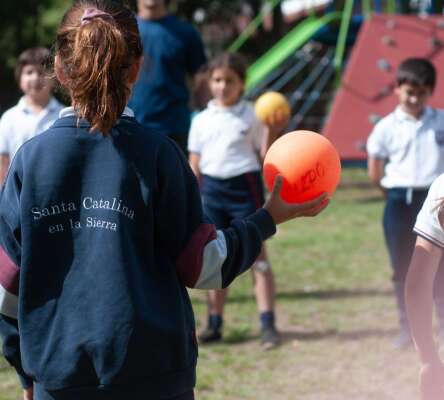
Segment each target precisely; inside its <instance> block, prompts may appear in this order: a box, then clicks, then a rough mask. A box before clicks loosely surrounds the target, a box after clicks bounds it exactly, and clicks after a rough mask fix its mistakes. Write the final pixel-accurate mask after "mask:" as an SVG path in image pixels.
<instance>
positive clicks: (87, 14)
mask: <svg viewBox="0 0 444 400" xmlns="http://www.w3.org/2000/svg"><path fill="white" fill-rule="evenodd" d="M94 18H103V19H112V20H114V18H113V16H112V15H111V14H108V13H107V12H105V11H101V10H99V9H97V8H87V9H85V11H84V13H83V15H82V18H81V19H80V25H85V24H86V23H88V22H89V21H91V20H92V19H94Z"/></svg>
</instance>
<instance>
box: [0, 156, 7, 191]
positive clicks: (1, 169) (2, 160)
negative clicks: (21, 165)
mask: <svg viewBox="0 0 444 400" xmlns="http://www.w3.org/2000/svg"><path fill="white" fill-rule="evenodd" d="M8 168H9V155H8V154H0V184H2V185H3V182H4V181H5V179H6V174H7V173H8Z"/></svg>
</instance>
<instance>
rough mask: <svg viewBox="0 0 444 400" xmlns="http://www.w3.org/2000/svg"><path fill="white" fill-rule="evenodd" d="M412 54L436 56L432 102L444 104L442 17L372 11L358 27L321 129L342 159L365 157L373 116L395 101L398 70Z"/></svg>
mask: <svg viewBox="0 0 444 400" xmlns="http://www.w3.org/2000/svg"><path fill="white" fill-rule="evenodd" d="M408 57H426V58H428V59H429V60H430V61H432V62H433V64H434V65H435V67H436V68H437V71H438V82H437V86H436V90H435V93H434V95H433V97H432V99H431V101H430V104H431V105H432V106H434V107H440V108H444V17H442V16H441V17H440V16H431V17H427V18H419V17H416V16H406V15H374V16H373V17H372V18H371V19H370V20H369V21H367V22H366V23H365V24H364V25H363V26H362V28H361V31H360V32H359V36H358V38H357V41H356V44H355V46H354V48H353V51H352V54H351V56H350V59H349V62H348V65H347V68H346V71H345V74H344V77H343V80H342V86H341V88H340V89H339V90H338V91H337V93H336V97H335V99H334V103H333V106H332V109H331V112H330V114H329V116H328V118H327V121H326V124H325V126H324V129H323V134H324V135H325V136H326V137H328V138H329V139H330V140H331V141H332V142H333V143H334V145H335V146H336V148H337V149H338V151H339V154H340V156H341V159H342V160H364V159H366V157H367V154H366V152H365V143H366V141H367V137H368V135H369V134H370V132H371V130H372V128H373V125H374V122H375V121H377V120H378V118H380V117H382V116H384V115H387V114H388V113H389V112H391V111H392V110H393V109H394V107H395V106H396V104H397V99H396V97H395V95H394V94H393V88H394V87H395V82H396V81H395V72H396V68H397V66H398V65H399V64H400V63H401V62H402V61H403V60H404V59H406V58H408Z"/></svg>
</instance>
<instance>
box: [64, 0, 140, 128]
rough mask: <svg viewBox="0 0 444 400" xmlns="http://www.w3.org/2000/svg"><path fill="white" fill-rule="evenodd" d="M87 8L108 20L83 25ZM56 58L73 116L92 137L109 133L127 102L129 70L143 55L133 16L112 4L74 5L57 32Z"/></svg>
mask: <svg viewBox="0 0 444 400" xmlns="http://www.w3.org/2000/svg"><path fill="white" fill-rule="evenodd" d="M88 8H94V9H97V10H99V11H102V12H103V13H106V14H107V15H109V18H103V17H96V18H91V19H89V20H88V21H87V22H86V23H82V22H81V20H82V16H83V15H84V12H85V10H86V9H88ZM56 54H57V56H58V57H59V58H60V62H61V65H62V68H63V75H64V82H63V84H64V86H66V87H67V89H68V91H69V94H70V96H71V99H72V104H73V106H74V108H75V109H76V112H77V113H78V114H79V116H80V117H81V118H85V119H87V120H88V121H89V122H90V123H91V131H100V132H102V133H103V134H106V133H108V132H109V131H110V130H111V128H112V127H113V126H114V124H115V123H116V120H117V119H118V118H119V117H120V115H121V114H122V112H123V110H124V108H125V106H126V103H127V101H128V99H129V96H130V86H129V81H128V79H129V72H130V67H131V65H132V64H133V63H134V62H135V61H136V60H137V59H138V58H139V57H140V56H141V55H142V44H141V41H140V37H139V31H138V28H137V21H136V18H135V16H134V15H133V13H132V12H131V11H130V10H129V9H127V8H125V7H124V6H122V5H120V4H119V3H117V2H114V1H104V0H81V1H77V2H76V3H75V4H74V5H73V6H72V7H71V8H70V9H69V10H68V11H67V13H66V14H65V16H64V17H63V20H62V23H61V24H60V27H59V29H58V32H57V41H56Z"/></svg>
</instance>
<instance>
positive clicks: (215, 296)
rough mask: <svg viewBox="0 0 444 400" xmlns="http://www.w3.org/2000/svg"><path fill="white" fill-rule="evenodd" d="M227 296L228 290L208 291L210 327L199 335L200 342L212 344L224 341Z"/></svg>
mask: <svg viewBox="0 0 444 400" xmlns="http://www.w3.org/2000/svg"><path fill="white" fill-rule="evenodd" d="M227 295H228V288H226V289H220V290H209V291H208V294H207V302H208V325H207V328H206V329H205V330H204V331H202V333H201V334H200V335H199V342H201V343H211V342H217V341H219V340H221V339H222V325H223V315H224V304H225V299H226V298H227Z"/></svg>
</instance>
